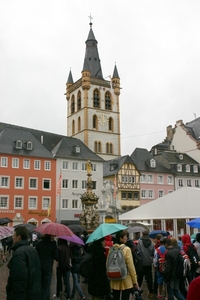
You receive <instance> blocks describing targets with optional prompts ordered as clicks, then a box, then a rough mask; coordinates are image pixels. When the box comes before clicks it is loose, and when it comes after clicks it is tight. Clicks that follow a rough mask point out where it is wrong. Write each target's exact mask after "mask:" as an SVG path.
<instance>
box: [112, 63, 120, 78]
mask: <svg viewBox="0 0 200 300" xmlns="http://www.w3.org/2000/svg"><path fill="white" fill-rule="evenodd" d="M112 78H119V74H118V70H117V66H116V64H115V67H114V71H113V77H112Z"/></svg>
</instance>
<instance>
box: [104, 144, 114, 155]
mask: <svg viewBox="0 0 200 300" xmlns="http://www.w3.org/2000/svg"><path fill="white" fill-rule="evenodd" d="M106 153H108V154H112V153H113V144H112V143H106Z"/></svg>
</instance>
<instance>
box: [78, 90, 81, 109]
mask: <svg viewBox="0 0 200 300" xmlns="http://www.w3.org/2000/svg"><path fill="white" fill-rule="evenodd" d="M77 109H78V110H80V109H81V92H80V91H79V92H78V97H77Z"/></svg>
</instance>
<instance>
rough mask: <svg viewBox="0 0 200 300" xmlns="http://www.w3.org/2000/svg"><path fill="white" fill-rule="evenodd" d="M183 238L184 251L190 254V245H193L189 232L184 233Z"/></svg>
mask: <svg viewBox="0 0 200 300" xmlns="http://www.w3.org/2000/svg"><path fill="white" fill-rule="evenodd" d="M181 240H182V242H183V250H184V252H185V253H186V254H188V246H191V245H192V243H191V239H190V236H189V234H184V235H183V236H182V237H181Z"/></svg>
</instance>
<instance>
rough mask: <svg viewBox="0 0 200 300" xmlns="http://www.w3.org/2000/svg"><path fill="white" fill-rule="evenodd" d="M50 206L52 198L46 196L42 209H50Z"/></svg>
mask: <svg viewBox="0 0 200 300" xmlns="http://www.w3.org/2000/svg"><path fill="white" fill-rule="evenodd" d="M49 206H50V198H47V197H44V198H43V199H42V209H48V207H49Z"/></svg>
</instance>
